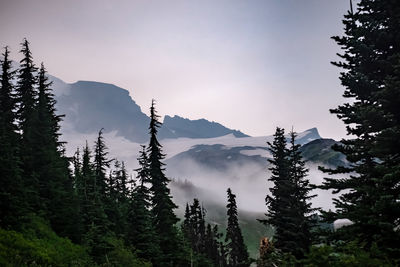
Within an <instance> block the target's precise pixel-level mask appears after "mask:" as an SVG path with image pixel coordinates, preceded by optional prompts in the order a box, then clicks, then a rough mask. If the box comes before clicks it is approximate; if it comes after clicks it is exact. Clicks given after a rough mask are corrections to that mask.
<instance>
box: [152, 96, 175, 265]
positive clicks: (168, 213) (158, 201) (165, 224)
mask: <svg viewBox="0 0 400 267" xmlns="http://www.w3.org/2000/svg"><path fill="white" fill-rule="evenodd" d="M158 118H159V116H158V115H157V114H156V110H155V107H154V100H153V102H152V104H151V108H150V127H149V130H150V143H149V146H148V149H147V151H148V157H149V177H150V183H151V187H150V191H151V192H152V200H151V202H152V213H153V216H154V226H155V229H156V232H157V234H158V236H159V240H160V247H161V250H162V253H163V255H162V259H161V261H162V264H164V265H174V261H176V260H177V259H176V254H177V251H176V249H177V247H178V243H179V240H178V237H177V229H176V227H175V224H176V223H177V222H178V221H179V219H178V218H177V217H176V215H175V214H174V211H173V210H174V209H176V208H177V206H176V205H175V204H174V202H173V201H172V197H171V195H170V190H169V188H168V183H169V182H170V180H169V179H168V178H167V177H166V176H165V174H164V171H165V168H164V163H162V160H163V159H164V158H165V155H164V154H163V153H162V146H161V145H160V143H159V142H158V140H157V132H158V128H159V127H160V126H161V123H160V122H159V121H158Z"/></svg>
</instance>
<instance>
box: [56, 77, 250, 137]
mask: <svg viewBox="0 0 400 267" xmlns="http://www.w3.org/2000/svg"><path fill="white" fill-rule="evenodd" d="M50 79H51V80H52V81H53V88H54V94H55V96H56V100H57V109H58V113H59V114H65V115H66V118H65V125H66V126H67V127H70V129H72V130H75V131H77V132H79V133H84V134H88V133H94V132H98V131H99V130H100V129H101V128H104V129H105V132H111V131H116V132H117V135H119V136H123V137H124V138H126V139H128V140H130V141H133V142H138V143H143V142H146V141H147V139H148V126H149V117H148V116H147V115H146V114H145V113H143V112H142V109H141V107H140V106H139V105H137V104H136V102H135V101H134V100H133V99H132V97H131V96H130V95H129V92H128V91H127V90H125V89H123V88H120V87H118V86H115V85H113V84H108V83H101V82H93V81H78V82H76V83H72V84H68V83H65V82H63V81H62V80H60V79H58V78H57V77H54V76H50ZM149 104H150V103H149ZM227 134H233V135H234V136H236V137H246V136H248V135H245V134H243V133H242V132H240V131H236V130H231V129H229V128H227V127H225V126H223V125H221V124H219V123H216V122H210V121H207V120H205V119H200V120H189V119H184V118H182V117H179V116H174V117H170V116H165V118H164V124H163V126H162V127H161V129H160V131H159V138H160V139H164V138H178V137H186V138H213V137H220V136H224V135H227Z"/></svg>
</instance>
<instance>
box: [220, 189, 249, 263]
mask: <svg viewBox="0 0 400 267" xmlns="http://www.w3.org/2000/svg"><path fill="white" fill-rule="evenodd" d="M227 193H228V205H227V206H226V207H227V209H228V210H227V215H228V225H227V228H226V237H225V242H227V244H226V247H227V249H228V266H249V265H250V259H249V253H248V251H247V248H246V245H245V244H244V240H243V235H242V231H241V229H240V226H239V220H238V211H237V205H236V196H235V195H234V194H233V193H232V191H231V189H230V188H228V190H227Z"/></svg>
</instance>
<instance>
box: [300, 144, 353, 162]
mask: <svg viewBox="0 0 400 267" xmlns="http://www.w3.org/2000/svg"><path fill="white" fill-rule="evenodd" d="M334 144H339V142H337V141H335V140H333V139H323V138H321V139H317V140H314V141H311V142H309V143H307V144H305V145H303V146H302V147H301V148H300V151H301V154H302V155H303V157H304V159H306V160H307V161H311V162H315V163H320V164H323V165H329V166H343V165H347V164H348V162H347V161H346V157H345V155H343V154H342V153H340V152H337V151H334V150H333V149H332V146H333V145H334Z"/></svg>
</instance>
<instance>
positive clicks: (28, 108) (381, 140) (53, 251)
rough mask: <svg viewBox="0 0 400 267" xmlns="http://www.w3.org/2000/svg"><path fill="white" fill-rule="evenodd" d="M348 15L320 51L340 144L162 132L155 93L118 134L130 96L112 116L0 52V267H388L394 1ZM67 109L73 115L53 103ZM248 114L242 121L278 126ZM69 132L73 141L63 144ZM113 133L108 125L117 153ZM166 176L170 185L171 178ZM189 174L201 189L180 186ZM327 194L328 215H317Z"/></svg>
mask: <svg viewBox="0 0 400 267" xmlns="http://www.w3.org/2000/svg"><path fill="white" fill-rule="evenodd" d="M304 2H307V1H304ZM254 4H255V2H254ZM110 5H112V4H110ZM1 6H3V7H6V3H1V4H0V9H2V7H1ZM346 8H347V11H346V13H345V14H342V21H340V20H339V21H337V23H340V27H341V28H342V29H343V32H342V34H340V35H337V36H333V37H331V40H332V42H333V43H334V44H335V46H336V49H338V51H340V52H339V53H337V55H336V60H333V62H326V63H327V65H329V64H331V65H332V67H333V68H335V71H337V72H335V75H336V79H337V80H338V83H340V90H341V91H340V92H336V93H338V94H339V95H341V96H339V97H341V100H340V104H336V106H326V113H330V114H329V116H330V117H334V118H335V119H336V120H338V121H340V125H341V127H342V128H343V130H344V131H345V132H346V134H345V136H344V137H343V138H342V139H341V140H340V141H334V140H332V139H323V138H321V137H320V136H319V135H318V133H317V135H318V137H312V136H311V133H310V131H308V132H307V131H306V132H305V133H303V132H296V131H295V130H294V127H292V128H291V129H289V128H287V127H282V125H273V127H274V130H275V132H274V134H273V135H272V136H270V137H269V138H263V139H262V140H261V138H259V137H257V138H258V139H257V140H259V141H260V143H257V145H253V144H250V141H251V140H253V141H254V140H256V139H254V138H253V137H251V136H248V135H245V134H243V133H242V132H240V131H237V130H230V129H228V128H226V127H225V126H222V125H220V124H218V123H216V122H214V121H213V122H209V121H206V120H204V119H202V120H188V119H183V118H180V117H177V116H175V117H168V116H166V117H165V118H164V120H162V116H160V115H159V114H160V113H161V112H169V111H168V110H163V109H164V107H166V106H167V105H168V103H163V104H162V102H161V101H160V100H159V97H158V95H153V96H152V98H154V99H157V101H156V100H154V99H153V100H151V102H150V103H148V107H146V108H143V112H142V110H140V107H138V108H137V110H135V111H134V112H136V113H137V114H139V113H140V114H143V113H145V114H143V115H140V116H142V117H140V116H139V115H138V117H135V118H133V117H132V116H131V115H129V116H128V115H127V116H128V117H129V118H128V119H129V120H131V121H135V123H137V124H135V125H133V124H132V125H129V124H127V123H126V122H125V120H124V116H125V115H122V114H123V113H124V112H125V113H126V114H136V113H129V112H133V111H131V110H130V108H129V107H128V104H129V105H131V106H133V105H136V103H135V101H133V100H132V101H131V99H130V98H129V94H128V93H126V95H124V96H123V97H125V98H129V101H131V102H132V103H131V102H129V101H127V100H126V101H125V100H118V101H119V102H118V101H117V104H116V106H115V107H114V106H113V107H112V108H110V109H107V108H108V107H106V106H107V105H109V106H111V104H110V103H111V102H107V101H114V100H113V99H114V98H113V97H114V96H110V95H104V96H101V94H103V92H105V91H106V89H104V88H106V87H107V86H109V85H108V84H100V83H99V84H100V85H98V84H94V85H95V86H99V88H103V89H98V91H96V92H97V93H96V95H93V94H92V93H90V94H92V95H90V94H89V93H88V94H89V97H88V98H87V99H86V95H85V93H84V92H89V91H84V90H85V88H84V87H85V86H92V85H93V84H92V85H90V83H89V82H87V83H81V84H80V86H81V87H82V88H83V89H82V88H80V87H79V88H78V85H79V82H78V83H77V84H78V85H76V86H77V87H76V88H78V89H79V90H81V91H79V92H80V95H73V93H71V92H72V89H70V90H71V91H70V92H69V93H65V92H64V93H62V94H60V93H59V91H58V90H59V89H57V88H61V87H60V85H59V84H60V81H57V80H56V79H57V78H55V77H54V76H52V74H53V71H52V69H51V68H50V67H48V66H53V65H55V63H54V62H53V61H51V64H49V65H46V62H44V63H43V62H41V61H40V60H38V59H37V57H36V54H35V51H36V46H35V44H34V42H33V41H32V40H31V39H32V38H31V37H30V36H31V34H27V35H26V36H20V39H19V42H20V43H19V47H11V46H7V44H6V43H7V40H6V39H5V38H4V39H3V38H0V39H1V45H4V47H3V48H2V53H1V57H0V64H1V67H0V82H1V84H0V266H121V267H125V266H171V267H175V266H176V267H180V266H182V267H183V266H188V267H195V266H197V267H200V266H204V267H206V266H215V267H236V266H237V267H246V266H259V267H267V266H271V267H273V266H400V1H397V0H358V1H356V0H353V1H351V0H350V1H346ZM4 10H6V9H4ZM3 12H6V11H1V14H3ZM160 16H161V15H160ZM161 17H162V16H161ZM71 23H72V22H71ZM204 23H206V22H204ZM238 27H239V26H238ZM239 28H240V27H239ZM239 30H240V29H237V31H239ZM2 31H3V30H1V31H0V36H1V35H3V33H2ZM332 35H333V34H332ZM24 37H26V38H24ZM171 38H174V37H171ZM177 38H178V37H177ZM249 38H250V37H249ZM77 42H78V41H77ZM33 48H35V49H33ZM60 48H61V47H60ZM108 52H111V53H114V52H115V51H108ZM57 53H60V58H65V55H62V57H61V54H63V53H64V51H62V49H59V48H54V51H53V54H52V55H57ZM115 53H116V52H115ZM158 56H159V55H158ZM306 56H309V57H312V55H306ZM330 56H331V58H335V55H334V54H333V55H330ZM67 57H68V55H67ZM126 60H127V61H129V60H131V59H129V58H126ZM161 60H162V59H160V62H161ZM152 62H153V61H152ZM75 64H77V65H79V64H80V63H79V62H75ZM160 64H161V63H160ZM46 66H47V67H46ZM69 67H71V68H74V66H69ZM92 68H94V71H96V66H94V65H93V66H92ZM101 71H102V73H107V72H113V71H115V66H114V68H113V67H112V66H111V65H110V68H109V69H107V70H106V71H105V70H101ZM154 71H155V72H156V70H154ZM215 71H217V70H215ZM315 75H316V76H318V74H317V73H316V74H315ZM178 76H179V75H177V77H175V78H176V79H180V78H182V79H186V78H185V77H178ZM294 76H296V75H294ZM149 77H150V76H149ZM149 79H150V78H149ZM188 79H189V78H188ZM289 79H290V77H289ZM293 79H295V77H293ZM326 82H327V83H329V81H326ZM93 83H94V82H93ZM65 86H66V85H65ZM114 87H115V86H114ZM114 87H112V88H114ZM71 88H72V87H71ZM76 88H75V89H74V90H78V89H76ZM107 88H109V87H107ZM110 88H111V87H110ZM107 90H108V89H107ZM110 90H111V89H110ZM112 90H117V89H115V88H114V89H112ZM319 90H320V91H324V90H327V89H325V88H323V87H320V88H319ZM74 92H75V91H74ZM110 92H111V91H110ZM115 92H117V91H115ZM63 94H64V95H63ZM249 94H250V93H249ZM73 97H76V98H79V99H80V100H79V101H81V102H76V103H80V105H83V106H84V107H82V108H81V109H77V108H76V107H75V106H78V104H76V105H75V106H74V105H72V104H69V103H72V102H65V101H72V100H71V99H72V98H73ZM98 97H101V99H102V100H101V101H102V102H100V103H101V104H99V103H97V102H96V101H97V98H98ZM170 97H171V98H173V97H174V93H171V96H170ZM233 97H234V94H232V95H229V96H226V98H225V100H226V101H229V98H233ZM294 98H296V96H295V97H294ZM82 99H85V100H84V101H83V100H82ZM118 99H119V98H118ZM299 99H300V98H299ZM63 101H64V102H63ZM74 101H75V100H74ZM209 101H210V103H209V107H210V109H212V108H213V107H211V106H212V105H214V103H217V102H212V101H211V100H209ZM315 101H318V99H316V100H315ZM128 102H129V103H128ZM60 103H61V104H60ZM63 103H68V104H63ZM82 103H83V104H82ZM338 103H339V102H338ZM218 104H220V103H218ZM218 104H216V105H218ZM185 105H189V106H191V105H192V104H190V103H189V104H187V103H186V104H185ZM221 105H222V104H221ZM194 106H195V104H193V107H194ZM119 107H123V108H121V110H122V111H121V113H116V114H117V115H115V114H114V113H113V111H112V110H115V109H116V108H119ZM135 107H136V106H135ZM161 107H162V108H161ZM172 108H173V107H171V109H172ZM235 108H237V109H238V110H239V108H240V107H235ZM249 108H255V107H249ZM306 108H307V109H312V108H313V107H311V106H307V107H306ZM255 109H256V108H255ZM76 110H78V111H76ZM93 110H94V111H93ZM96 110H98V111H99V112H104V113H101V115H96V114H97V113H96V112H95V111H96ZM132 110H133V108H132ZM257 110H258V109H257ZM118 112H119V111H118ZM220 112H222V113H223V112H225V111H224V109H223V108H221V109H220ZM237 112H238V114H237V116H238V117H240V116H241V115H239V113H240V111H237ZM64 113H65V114H64ZM161 114H164V113H161ZM234 115H235V114H234ZM261 115H262V116H263V118H264V121H260V120H258V119H257V120H252V123H254V124H269V123H270V122H269V121H270V119H269V116H271V117H272V116H279V114H278V112H277V113H276V114H261ZM90 116H93V117H90ZM95 116H98V117H95ZM235 116H236V115H235ZM167 117H168V118H167ZM86 118H100V119H88V120H86ZM284 118H285V117H283V119H281V121H283V120H284ZM72 119H73V120H74V123H75V124H73V123H71V121H72ZM102 119H104V120H102ZM168 119H169V120H168ZM249 119H250V118H249ZM79 123H81V124H79ZM118 123H119V124H118ZM139 123H140V125H144V126H143V127H139V126H137V125H139ZM72 124H73V125H74V127H77V128H78V127H81V128H80V129H83V130H82V131H81V133H80V135H79V136H80V137H79V138H76V139H74V141H73V144H69V143H70V141H67V140H70V139H68V136H69V134H70V130H69V129H70V128H68V127H71V125H72ZM114 124H115V125H117V124H118V125H122V126H119V127H120V128H119V129H120V131H119V132H118V131H117V130H118V129H117V128H115V129H117V130H115V132H116V134H115V135H114V138H115V139H113V137H112V134H114V133H113V130H114V129H111V128H110V127H111V126H110V125H114ZM282 124H284V123H282ZM315 124H318V122H315ZM284 125H286V124H284ZM85 127H86V128H85ZM89 127H92V128H93V129H95V132H93V131H91V130H89ZM296 128H297V126H296ZM64 133H65V134H64ZM228 134H229V136H228ZM307 134H308V135H307ZM86 135H87V136H88V137H87V138H86ZM128 135H129V136H128ZM89 136H91V137H89ZM127 136H128V137H129V138H131V139H129V138H128V137H127ZM304 136H306V137H304ZM118 138H120V139H121V140H123V142H122V143H119V145H118V149H115V150H114V148H115V147H117V146H116V145H115V143H117V141H115V140H117V139H118ZM123 138H124V139H123ZM135 138H136V139H135ZM252 138H253V139H252ZM307 138H308V139H307ZM120 139H118V140H120ZM193 140H201V142H203V143H200V141H193ZM210 140H212V141H210ZM241 140H245V141H241ZM246 140H250V141H246ZM253 141H252V142H253ZM174 142H175V143H174ZM195 142H197V143H195ZM218 142H221V143H218ZM222 142H225V143H222ZM228 142H230V143H229V144H230V147H229V148H228V145H226V144H227V143H228ZM236 142H238V143H237V144H236ZM240 142H242V143H240ZM246 142H247V143H246ZM254 142H255V141H254ZM257 142H258V141H257ZM261 142H262V143H261ZM239 143H240V144H239ZM76 144H78V146H77V147H76V146H75V145H76ZM131 144H134V145H131ZM178 144H179V145H178ZM254 144H255V143H254ZM71 146H75V147H74V150H72V151H71ZM178 146H182V147H185V148H181V147H179V148H178ZM179 149H180V150H179ZM234 149H237V151H235V150H234ZM175 151H177V152H175ZM257 151H261V154H260V155H259V156H258V154H256V152H257ZM229 153H230V154H229ZM257 153H258V152H257ZM168 154H171V155H168ZM115 155H116V156H115ZM127 155H128V156H127ZM132 155H134V156H133V157H132ZM189 158H190V160H191V161H188V159H189ZM250 160H251V163H249V161H250ZM194 161H196V162H197V163H196V164H198V165H194V164H192V162H194ZM189 162H190V164H189ZM232 162H233V163H232ZM228 164H233V165H235V168H234V169H233V170H234V171H231V170H232V169H228V167H226V166H228ZM246 164H248V165H246ZM132 166H134V167H132ZM198 166H200V167H198ZM243 166H250V167H248V168H247V169H245V170H246V171H245V175H247V176H246V177H250V178H251V177H253V176H255V175H256V173H257V171H259V170H260V173H261V174H260V175H261V177H262V180H261V182H260V181H259V180H256V179H255V178H254V179H253V180H251V179H250V178H248V180H246V181H245V182H244V183H242V184H240V183H239V182H238V181H239V179H240V177H239V176H243V175H244V174H243V172H242V171H239V170H242V169H240V168H242V167H243ZM255 166H261V167H260V169H257V168H256V167H255ZM313 166H316V167H315V168H316V169H315V170H314V169H312V168H313ZM236 167H237V168H236ZM179 168H181V169H183V168H185V172H184V175H182V177H183V178H184V179H185V180H184V181H183V178H182V177H174V173H173V172H170V170H176V169H179ZM207 168H209V169H210V170H213V171H212V172H211V171H208V170H209V169H207ZM181 169H179V170H181ZM206 169H207V171H206ZM202 171H203V172H202ZM199 172H200V173H201V175H200V177H202V176H204V179H205V180H204V181H205V182H203V184H201V185H200V184H196V181H197V180H196V179H197V178H196V179H193V180H191V178H192V177H194V176H196V175H198V174H197V173H199ZM176 173H178V172H176ZM195 173H196V174H195ZM228 173H229V174H228ZM232 173H233V174H232ZM315 173H318V175H319V176H321V177H323V179H322V180H321V182H316V180H315V179H314V178H313V177H314V175H315ZM215 174H217V175H215ZM225 174H226V175H227V176H228V175H236V176H238V177H239V178H232V179H230V178H229V179H230V180H229V179H228V178H224V177H223V176H224V175H225ZM192 175H193V176H192ZM213 175H215V176H222V177H217V178H215V177H214V176H213ZM207 176H209V177H207ZM236 176H235V177H236ZM196 177H197V176H196ZM181 178H182V180H180V179H181ZM219 179H220V180H219ZM224 179H225V180H224ZM235 179H236V180H235ZM246 179H247V178H246ZM223 181H225V182H223ZM226 181H228V182H226ZM248 184H253V185H252V186H253V187H247V186H248ZM238 185H240V186H238ZM248 188H257V190H260V192H261V193H262V194H263V199H261V201H260V200H257V201H258V203H259V205H260V206H262V207H263V209H262V211H261V212H259V213H255V212H250V211H249V210H245V208H243V207H245V206H246V207H247V206H254V204H249V203H250V200H248V201H247V198H248V197H249V196H248V195H250V196H251V194H253V192H249V191H251V190H250V189H248ZM179 190H180V191H179ZM246 190H247V192H246ZM176 192H180V193H179V194H178V193H176ZM210 192H217V194H218V196H219V197H215V198H213V197H212V196H213V195H212V194H211V193H210ZM243 192H246V194H245V193H243ZM257 192H258V191H254V194H257ZM325 194H330V195H332V197H331V198H329V200H330V201H331V203H332V204H331V206H329V208H326V206H323V207H322V206H321V205H319V204H320V203H319V202H318V201H319V199H320V198H319V197H321V195H323V196H325ZM330 195H329V196H330ZM246 202H248V203H246ZM251 203H253V202H251ZM254 209H256V208H254ZM254 209H253V210H254Z"/></svg>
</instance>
